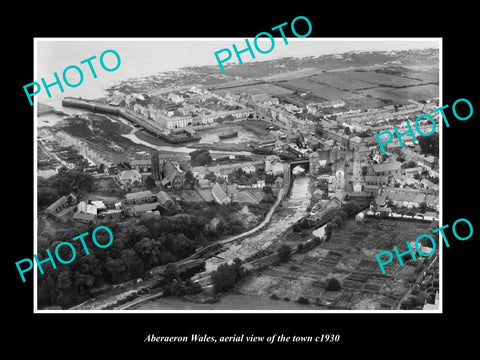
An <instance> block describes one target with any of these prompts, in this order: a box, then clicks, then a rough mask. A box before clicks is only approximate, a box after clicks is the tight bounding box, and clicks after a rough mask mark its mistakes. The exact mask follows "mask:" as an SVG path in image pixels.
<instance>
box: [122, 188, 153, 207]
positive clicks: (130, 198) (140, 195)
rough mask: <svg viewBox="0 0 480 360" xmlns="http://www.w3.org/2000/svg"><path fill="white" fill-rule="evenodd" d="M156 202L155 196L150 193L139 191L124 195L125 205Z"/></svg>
mask: <svg viewBox="0 0 480 360" xmlns="http://www.w3.org/2000/svg"><path fill="white" fill-rule="evenodd" d="M156 200H157V195H155V194H153V193H152V192H151V191H139V192H134V193H129V194H127V195H125V202H124V203H125V204H126V205H132V204H144V203H151V202H154V201H156Z"/></svg>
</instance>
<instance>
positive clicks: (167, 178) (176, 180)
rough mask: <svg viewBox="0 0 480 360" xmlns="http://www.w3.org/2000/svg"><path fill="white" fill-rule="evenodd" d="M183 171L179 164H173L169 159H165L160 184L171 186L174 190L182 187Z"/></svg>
mask: <svg viewBox="0 0 480 360" xmlns="http://www.w3.org/2000/svg"><path fill="white" fill-rule="evenodd" d="M184 176H185V174H184V172H183V171H182V170H181V169H180V166H179V165H176V164H174V163H173V162H172V161H171V160H167V161H166V162H165V163H164V164H163V168H162V186H165V187H172V188H173V189H174V190H177V191H178V190H181V189H183V185H184Z"/></svg>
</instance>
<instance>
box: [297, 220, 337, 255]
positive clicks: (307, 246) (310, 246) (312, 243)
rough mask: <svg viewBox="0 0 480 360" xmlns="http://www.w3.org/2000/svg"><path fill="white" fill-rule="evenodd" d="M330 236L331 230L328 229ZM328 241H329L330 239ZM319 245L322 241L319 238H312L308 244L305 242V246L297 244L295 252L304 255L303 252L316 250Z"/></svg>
mask: <svg viewBox="0 0 480 360" xmlns="http://www.w3.org/2000/svg"><path fill="white" fill-rule="evenodd" d="M327 226H328V225H327ZM330 236H331V229H330ZM328 240H330V238H329V239H328ZM328 240H327V241H328ZM321 243H322V239H321V238H319V237H318V236H314V237H313V239H312V240H310V241H309V242H307V243H305V244H303V243H300V244H298V246H297V251H298V252H299V253H304V252H307V251H310V250H312V249H314V248H316V247H317V246H318V245H320V244H321Z"/></svg>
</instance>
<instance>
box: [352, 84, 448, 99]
mask: <svg viewBox="0 0 480 360" xmlns="http://www.w3.org/2000/svg"><path fill="white" fill-rule="evenodd" d="M360 93H362V94H365V95H370V96H372V97H374V98H379V99H384V100H391V101H394V102H396V103H399V102H406V101H407V100H408V99H412V100H417V101H419V100H426V99H431V98H434V97H438V96H439V87H438V85H436V84H427V85H418V86H409V87H405V88H400V89H398V88H391V87H378V88H374V89H367V90H360Z"/></svg>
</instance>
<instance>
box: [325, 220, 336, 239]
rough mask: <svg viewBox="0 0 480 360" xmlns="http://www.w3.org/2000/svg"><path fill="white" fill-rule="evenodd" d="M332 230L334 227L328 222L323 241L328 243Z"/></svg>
mask: <svg viewBox="0 0 480 360" xmlns="http://www.w3.org/2000/svg"><path fill="white" fill-rule="evenodd" d="M333 228H334V225H333V224H332V223H331V222H328V223H327V225H326V226H325V241H330V238H331V237H332V232H333Z"/></svg>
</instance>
